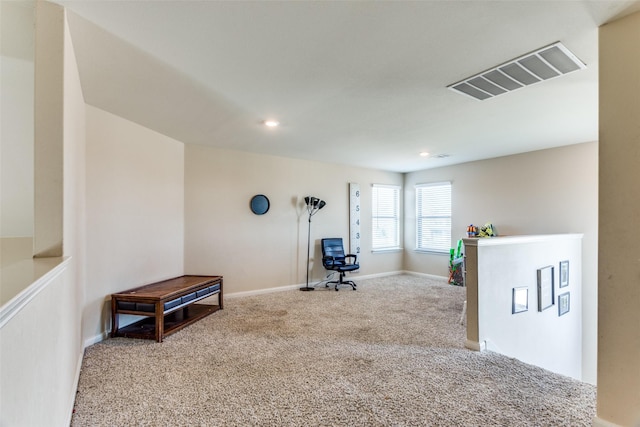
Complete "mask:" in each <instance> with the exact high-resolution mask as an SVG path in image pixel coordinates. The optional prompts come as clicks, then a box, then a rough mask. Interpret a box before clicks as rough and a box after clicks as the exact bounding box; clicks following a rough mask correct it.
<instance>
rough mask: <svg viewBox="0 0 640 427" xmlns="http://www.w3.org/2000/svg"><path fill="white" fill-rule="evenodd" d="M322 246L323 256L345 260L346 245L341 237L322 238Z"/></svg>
mask: <svg viewBox="0 0 640 427" xmlns="http://www.w3.org/2000/svg"><path fill="white" fill-rule="evenodd" d="M321 246H322V256H323V257H326V256H331V257H334V258H335V259H336V260H344V246H343V245H342V238H341V237H332V238H329V239H322V241H321Z"/></svg>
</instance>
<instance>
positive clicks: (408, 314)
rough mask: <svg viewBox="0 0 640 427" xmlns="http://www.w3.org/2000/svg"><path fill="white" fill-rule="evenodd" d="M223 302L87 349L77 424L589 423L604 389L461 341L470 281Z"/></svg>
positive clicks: (371, 283) (425, 281)
mask: <svg viewBox="0 0 640 427" xmlns="http://www.w3.org/2000/svg"><path fill="white" fill-rule="evenodd" d="M352 277H355V278H356V279H355V280H356V281H357V283H358V290H357V291H352V290H351V289H350V288H342V289H341V290H340V291H339V292H335V291H334V290H333V288H324V287H323V286H319V287H318V289H317V290H316V291H314V292H300V291H298V290H291V291H284V292H277V293H271V294H265V295H258V296H250V297H236V298H228V299H226V300H225V309H224V310H222V311H219V312H217V313H214V314H213V315H211V316H209V317H207V318H205V319H203V320H201V321H199V322H197V323H195V324H194V325H191V326H189V327H187V328H185V329H183V330H181V331H179V332H177V333H175V334H173V335H171V336H169V337H167V338H166V339H165V341H164V342H163V343H161V344H158V343H155V342H153V341H147V340H134V339H127V338H115V339H107V340H105V341H103V342H101V343H98V344H95V345H93V346H91V347H89V348H87V349H86V353H85V357H84V360H83V365H82V370H81V374H80V382H79V387H78V393H77V398H76V404H75V410H74V414H73V418H72V424H71V425H72V426H590V425H591V421H592V419H593V417H594V416H595V400H596V390H595V387H593V386H591V385H588V384H585V383H581V382H579V381H575V380H573V379H571V378H567V377H564V376H561V375H557V374H553V373H551V372H548V371H546V370H544V369H541V368H538V367H535V366H531V365H527V364H524V363H522V362H519V361H517V360H515V359H511V358H508V357H505V356H502V355H499V354H496V353H492V352H482V353H480V352H474V351H470V350H467V349H465V348H464V341H465V329H464V327H463V326H461V325H460V324H459V323H458V321H459V318H460V313H461V309H462V304H463V301H464V299H465V289H464V288H460V287H456V286H451V285H447V284H446V282H445V281H440V280H434V279H429V278H424V277H417V276H410V275H399V276H389V277H383V278H376V279H368V280H357V276H356V275H353V276H352Z"/></svg>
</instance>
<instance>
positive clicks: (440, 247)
mask: <svg viewBox="0 0 640 427" xmlns="http://www.w3.org/2000/svg"><path fill="white" fill-rule="evenodd" d="M416 221H417V224H416V249H418V250H423V251H430V252H446V253H448V252H449V249H450V248H451V183H450V182H439V183H434V184H422V185H417V186H416Z"/></svg>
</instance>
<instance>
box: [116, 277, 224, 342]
mask: <svg viewBox="0 0 640 427" xmlns="http://www.w3.org/2000/svg"><path fill="white" fill-rule="evenodd" d="M213 295H218V305H211V304H195V303H196V302H198V301H200V300H202V299H205V298H209V297H211V296H213ZM222 308H223V300H222V276H181V277H176V278H173V279H169V280H164V281H162V282H157V283H151V284H149V285H145V286H140V287H138V288H134V289H130V290H128V291H124V292H119V293H115V294H112V295H111V336H112V337H116V336H120V337H128V338H144V339H155V340H156V341H157V342H162V339H163V338H164V337H165V336H167V335H169V334H171V333H173V332H176V331H179V330H180V329H182V328H184V327H185V326H188V325H190V324H192V323H194V322H196V321H198V320H200V319H202V318H203V317H205V316H208V315H210V314H211V313H214V312H216V311H218V310H222ZM120 314H133V315H136V316H145V317H146V318H145V319H143V320H140V321H138V322H136V323H133V324H131V325H127V326H125V327H124V328H121V329H120V328H119V327H118V316H119V315H120Z"/></svg>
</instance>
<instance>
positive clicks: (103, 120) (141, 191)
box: [82, 106, 184, 342]
mask: <svg viewBox="0 0 640 427" xmlns="http://www.w3.org/2000/svg"><path fill="white" fill-rule="evenodd" d="M86 117H87V121H86V132H87V147H86V227H87V232H86V271H85V275H86V286H85V295H86V297H85V304H84V313H83V319H82V328H83V337H84V339H85V341H87V340H88V341H89V342H93V341H95V340H97V339H100V338H101V337H102V336H103V334H104V333H105V332H106V331H108V330H109V327H110V323H109V322H110V316H111V314H110V313H111V312H110V305H109V304H108V303H107V298H108V296H109V295H110V294H112V293H114V292H119V291H123V290H125V289H129V288H132V287H134V286H140V285H144V284H147V283H151V282H155V281H158V280H162V279H166V278H170V277H174V276H180V275H182V274H183V260H184V246H183V245H184V145H183V144H182V143H181V142H178V141H175V140H173V139H171V138H168V137H166V136H164V135H161V134H159V133H156V132H153V131H151V130H149V129H146V128H144V127H142V126H140V125H137V124H135V123H133V122H130V121H127V120H125V119H123V118H121V117H117V116H115V115H113V114H110V113H107V112H105V111H103V110H100V109H97V108H94V107H91V106H87V111H86Z"/></svg>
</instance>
